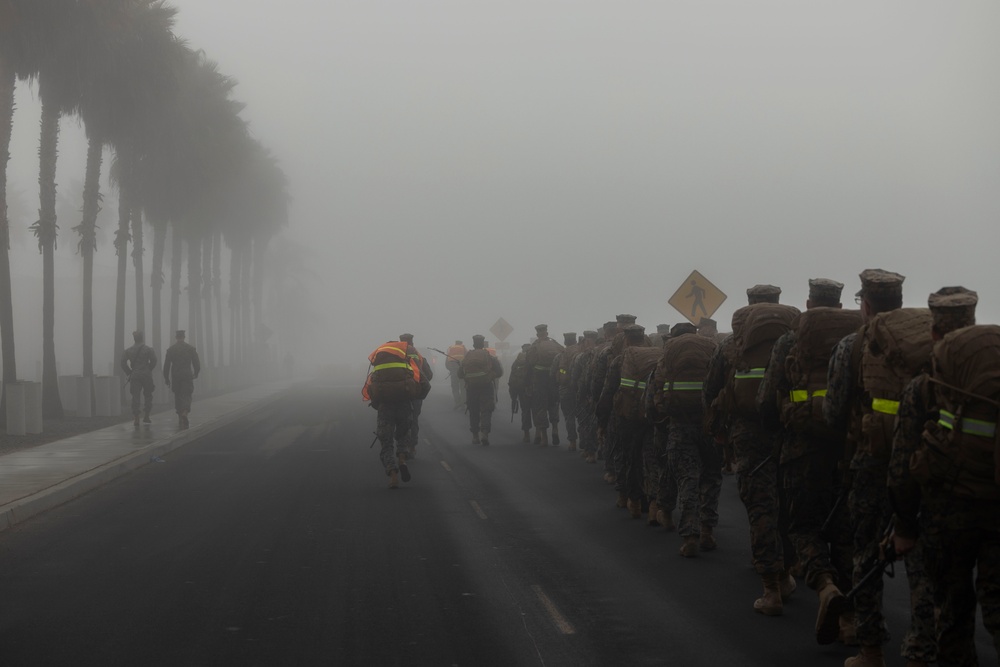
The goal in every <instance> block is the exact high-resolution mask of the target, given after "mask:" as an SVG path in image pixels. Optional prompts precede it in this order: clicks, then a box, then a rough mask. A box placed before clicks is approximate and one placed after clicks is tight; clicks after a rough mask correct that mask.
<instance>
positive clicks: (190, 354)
mask: <svg viewBox="0 0 1000 667" xmlns="http://www.w3.org/2000/svg"><path fill="white" fill-rule="evenodd" d="M200 372H201V361H200V360H199V359H198V351H197V350H196V349H195V348H194V346H192V345H188V344H187V343H186V342H184V340H178V341H177V342H176V343H174V344H173V345H171V346H170V347H169V348H167V353H166V355H164V357H163V379H164V380H165V381H166V383H167V384H168V385H169V386H170V388H171V389H172V390H173V392H174V408H175V409H176V410H177V414H178V415H186V414H187V413H188V412H190V411H191V396H192V394H194V381H195V380H196V379H197V378H198V374H199V373H200Z"/></svg>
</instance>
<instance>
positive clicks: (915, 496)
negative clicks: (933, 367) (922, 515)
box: [886, 375, 931, 539]
mask: <svg viewBox="0 0 1000 667" xmlns="http://www.w3.org/2000/svg"><path fill="white" fill-rule="evenodd" d="M927 384H928V383H927V376H926V375H919V376H917V377H916V378H914V379H913V380H911V381H910V383H909V384H908V385H906V388H905V389H904V390H903V395H902V397H901V398H900V401H899V413H898V415H897V419H896V430H895V433H894V435H893V439H892V453H891V454H890V456H889V469H888V474H887V475H886V484H887V486H888V487H889V502H890V503H891V504H892V509H893V512H894V513H895V520H894V523H893V529H894V530H895V532H896V533H898V534H899V535H902V536H904V537H906V538H910V539H915V538H916V537H917V535H918V532H919V530H918V526H919V522H918V520H917V516H918V514H919V512H920V485H919V484H918V483H917V482H916V481H915V480H914V479H913V476H912V475H911V474H910V458H911V457H912V456H913V454H914V452H916V451H917V448H918V447H919V446H920V440H921V438H922V435H923V430H924V424H925V423H926V422H927V420H928V419H930V417H931V410H930V408H929V407H928V404H929V399H928V393H927Z"/></svg>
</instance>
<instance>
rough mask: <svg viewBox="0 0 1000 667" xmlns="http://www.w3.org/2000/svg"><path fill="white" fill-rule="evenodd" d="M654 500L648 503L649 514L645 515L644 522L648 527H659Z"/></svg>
mask: <svg viewBox="0 0 1000 667" xmlns="http://www.w3.org/2000/svg"><path fill="white" fill-rule="evenodd" d="M656 511H657V508H656V500H650V501H649V514H647V515H646V522H647V523H648V524H649V525H650V526H659V525H660V522H659V521H657V520H656Z"/></svg>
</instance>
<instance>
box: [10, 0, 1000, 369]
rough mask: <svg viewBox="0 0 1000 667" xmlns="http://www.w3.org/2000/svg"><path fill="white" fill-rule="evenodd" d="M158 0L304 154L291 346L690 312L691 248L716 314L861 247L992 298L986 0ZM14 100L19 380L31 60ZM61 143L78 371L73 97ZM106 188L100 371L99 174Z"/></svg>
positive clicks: (275, 132)
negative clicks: (301, 303)
mask: <svg viewBox="0 0 1000 667" xmlns="http://www.w3.org/2000/svg"><path fill="white" fill-rule="evenodd" d="M170 4H172V5H174V6H176V7H177V8H178V9H179V14H178V17H177V22H176V25H175V32H176V33H177V34H178V35H179V36H181V37H183V38H185V39H186V40H187V41H188V42H189V44H190V46H191V47H192V48H199V49H204V50H205V52H206V54H207V56H208V57H209V58H211V59H213V60H216V61H218V63H219V66H220V69H221V71H222V72H224V73H226V74H229V75H231V76H233V77H235V78H236V79H237V80H238V81H239V85H238V86H237V88H236V90H235V97H236V98H238V99H239V100H241V101H243V102H245V103H246V104H247V107H246V109H245V111H244V112H243V114H242V115H243V117H244V118H245V119H247V120H248V121H249V123H250V127H251V130H252V132H253V134H254V136H255V137H257V138H258V139H259V140H260V141H261V142H262V143H263V144H264V145H265V146H267V147H268V148H269V149H270V150H271V151H272V152H273V153H274V154H275V155H276V156H277V158H278V160H279V161H280V164H281V167H282V168H283V169H284V170H285V172H286V174H287V176H288V179H289V183H290V194H291V196H292V203H291V209H290V223H289V226H288V227H287V229H285V230H284V231H283V232H282V235H281V236H282V238H281V239H280V240H279V241H277V243H279V244H282V245H281V247H282V248H284V249H285V250H286V251H288V252H294V253H298V254H297V255H296V256H298V257H300V258H301V266H300V268H302V267H304V268H305V269H309V270H314V271H315V274H316V276H317V277H316V279H314V280H312V279H310V280H307V281H306V283H305V284H306V285H309V287H308V291H307V293H306V297H307V299H306V300H307V303H308V306H309V311H310V313H311V314H310V313H303V316H302V318H301V320H300V321H289V319H290V318H289V317H288V316H287V315H285V316H283V315H281V314H280V313H279V311H278V310H277V308H276V307H272V308H270V310H268V311H267V312H265V316H264V320H265V323H266V324H268V326H270V327H271V328H272V329H274V330H275V331H276V332H278V334H277V338H276V344H277V346H278V347H279V348H280V349H286V350H288V349H291V350H293V351H294V352H295V354H296V355H297V358H298V359H299V365H300V367H303V366H305V367H308V366H309V365H311V364H324V363H330V362H334V361H336V362H344V363H352V364H354V363H359V362H361V361H363V360H364V357H365V356H366V355H367V354H368V352H369V351H371V349H373V348H374V347H375V346H376V345H377V344H378V343H380V342H382V341H384V340H388V339H394V338H396V337H397V336H398V334H400V333H402V332H404V331H409V332H412V333H413V334H414V335H415V336H416V343H417V344H418V345H422V346H437V347H443V346H446V345H447V344H449V343H450V342H451V341H453V340H455V339H463V340H465V341H466V343H467V344H468V343H469V342H470V339H471V336H472V334H473V333H483V334H486V335H487V337H488V338H492V336H491V335H490V334H489V333H488V329H489V328H490V326H491V325H492V324H493V323H494V322H495V321H496V320H497V318H499V317H503V318H504V319H506V320H507V321H508V322H509V323H510V324H511V325H512V326H513V328H514V332H513V334H512V335H511V337H510V339H509V340H510V341H511V342H512V343H513V344H519V343H521V342H526V341H527V340H528V339H529V337H530V336H531V335H533V333H534V331H533V327H534V325H535V324H537V323H540V322H545V323H547V324H549V327H550V331H551V332H552V333H553V334H554V335H556V336H558V334H561V333H562V332H564V331H576V332H582V331H583V330H584V329H590V328H596V327H597V326H598V325H600V324H601V323H602V322H604V321H605V320H607V319H610V318H613V317H614V315H615V314H617V313H622V312H630V313H633V314H635V315H637V316H638V318H639V319H638V321H639V323H640V324H644V325H645V326H647V327H654V326H655V325H656V324H657V323H661V322H666V323H675V322H678V321H681V320H682V319H683V316H682V315H681V314H680V313H678V312H677V311H675V310H673V308H671V307H670V306H669V305H668V304H667V299H669V298H670V296H671V295H672V294H673V293H674V291H675V290H676V289H677V288H678V287H680V286H681V285H682V284H683V282H684V280H685V278H686V277H687V276H688V274H690V273H691V271H692V270H698V271H700V272H701V273H702V274H704V275H705V276H706V277H707V278H708V279H709V280H711V281H712V282H713V283H714V284H715V285H716V286H718V287H719V288H720V289H721V290H722V291H723V292H725V293H726V294H727V295H728V298H727V300H726V301H725V303H724V304H723V305H722V307H721V308H720V309H719V311H718V312H717V313H716V315H715V318H716V319H717V320H719V322H720V329H723V330H726V329H728V321H729V318H730V316H731V314H732V312H733V310H735V308H737V307H739V306H741V305H743V304H745V303H746V297H745V289H746V288H747V287H749V286H751V285H754V284H757V283H771V284H774V285H779V286H781V287H782V289H783V293H782V301H783V302H785V303H790V304H793V305H797V306H800V307H801V306H802V305H803V304H804V302H805V297H806V292H807V280H808V278H812V277H827V278H833V279H836V280H839V281H841V282H843V283H845V284H846V286H847V287H846V288H845V290H844V294H845V303H851V305H853V303H852V301H853V293H854V291H856V289H857V288H858V283H859V281H858V273H859V272H860V271H861V270H863V269H865V268H870V267H881V268H885V269H889V270H893V271H897V272H899V273H902V274H904V275H905V276H906V277H907V279H906V282H905V284H904V301H905V305H908V306H923V305H926V298H927V295H928V293H930V292H932V291H934V290H936V289H938V288H939V287H941V286H943V285H956V284H961V285H965V286H966V287H968V288H971V289H975V290H977V291H978V292H979V295H980V305H979V320H980V322H998V321H1000V295H998V294H997V291H996V287H997V286H998V285H1000V281H998V277H1000V276H998V274H1000V269H998V263H997V261H996V250H995V248H996V246H997V242H998V240H1000V232H998V231H997V224H996V223H997V220H998V214H1000V123H998V122H997V119H998V118H1000V77H998V76H997V70H996V68H997V63H998V62H1000V41H998V40H997V39H996V35H997V34H998V33H1000V5H998V4H997V3H995V2H985V1H984V2H968V3H962V4H960V5H952V4H947V3H939V2H879V3H868V2H846V3H845V2H836V3H833V2H816V3H801V2H767V1H757V2H751V3H748V2H737V1H719V2H712V3H664V2H629V3H612V2H589V1H577V2H537V1H535V2H520V1H511V0H508V1H506V2H503V3H471V2H458V1H454V2H437V1H433V0H424V1H422V2H402V1H398V0H394V1H385V2H330V3H315V2H305V1H304V0H286V1H285V2H283V3H280V5H279V4H277V3H274V2H271V1H264V0H211V1H210V2H206V1H205V0H172V2H171V3H170ZM15 102H16V104H17V110H16V112H15V117H14V127H13V132H14V134H13V139H12V143H11V154H12V157H11V162H10V164H9V166H8V170H9V187H8V189H9V206H10V211H9V213H10V221H11V226H12V229H13V230H14V232H15V236H14V238H13V240H12V261H13V272H14V275H15V277H14V280H15V282H14V290H15V312H14V315H15V321H16V323H17V331H16V343H17V352H18V362H19V370H21V369H24V370H21V372H20V375H22V376H27V377H29V378H31V376H32V375H33V372H34V362H35V361H36V360H39V359H41V344H40V338H41V259H40V257H39V255H38V253H37V248H36V245H35V241H34V239H33V238H31V236H30V233H29V232H28V231H27V226H28V225H29V224H31V223H32V222H34V221H35V220H36V219H37V215H36V211H37V208H38V191H37V179H38V157H37V150H38V118H39V105H38V102H37V91H36V90H33V89H32V87H31V86H30V85H28V84H27V83H24V82H22V83H19V84H18V87H17V90H16V94H15ZM59 149H60V162H59V166H58V169H59V171H58V174H57V182H58V183H59V193H60V197H61V204H60V209H59V225H60V236H59V252H58V253H57V269H56V270H57V292H56V306H57V319H56V322H57V334H56V336H57V338H56V353H57V357H58V359H59V361H60V365H61V366H63V368H66V369H67V370H68V371H69V372H79V363H80V362H79V357H80V333H79V332H80V327H81V324H80V309H81V307H80V296H79V280H80V278H79V276H80V271H81V269H80V260H79V256H78V255H76V254H75V249H76V235H75V233H73V232H72V231H71V228H72V227H73V226H75V225H76V224H79V218H80V214H79V208H80V195H79V189H80V187H81V185H80V182H81V181H82V178H83V173H84V168H83V167H84V160H85V154H86V140H85V138H84V134H83V130H82V128H81V126H80V124H79V122H78V121H77V120H75V119H64V121H63V127H62V134H61V136H60V146H59ZM105 164H108V163H107V161H106V163H105ZM106 172H107V170H106V169H105V174H106ZM102 192H103V193H104V210H103V212H102V219H101V220H99V222H98V224H99V225H100V227H101V233H102V237H101V238H100V240H99V245H98V251H97V255H96V263H97V271H98V276H99V277H98V279H97V281H96V282H95V341H96V345H95V348H96V349H95V355H96V367H97V369H98V371H99V372H106V368H107V364H108V363H110V362H111V361H112V359H111V356H112V347H113V346H112V343H113V335H112V324H113V314H114V291H113V282H111V281H113V276H114V267H115V257H114V249H113V247H112V245H111V241H110V236H111V233H112V231H113V229H114V226H115V215H116V210H117V204H116V202H115V193H114V191H113V189H112V188H111V187H110V186H109V184H108V180H107V176H106V175H105V176H103V177H102ZM18 230H20V231H19V232H18ZM149 252H151V249H147V253H149ZM148 267H149V263H148V262H147V270H148ZM130 270H131V264H130ZM133 280H134V279H133V278H131V277H130V278H129V283H130V287H131V285H132V283H133ZM102 281H107V282H106V284H105V282H102ZM143 282H144V283H146V284H147V285H148V283H149V278H148V276H147V277H146V278H145V279H144V281H143ZM185 282H186V277H185ZM224 292H225V285H224ZM225 298H226V296H225V293H224V294H223V299H225ZM129 303H130V306H131V305H133V299H132V297H131V296H130V297H129ZM272 303H273V302H272ZM130 312H131V311H130ZM180 312H181V316H182V320H183V319H185V318H186V313H187V310H186V308H184V307H182V308H181V311H180ZM306 315H308V317H307V316H306ZM129 317H130V318H133V319H131V320H128V321H129V322H130V323H131V322H132V321H134V316H133V315H129ZM182 325H183V322H182ZM129 326H131V324H130V325H129ZM165 326H166V325H165ZM290 330H297V331H298V332H299V335H300V337H299V338H294V337H293V336H292V334H291V333H290Z"/></svg>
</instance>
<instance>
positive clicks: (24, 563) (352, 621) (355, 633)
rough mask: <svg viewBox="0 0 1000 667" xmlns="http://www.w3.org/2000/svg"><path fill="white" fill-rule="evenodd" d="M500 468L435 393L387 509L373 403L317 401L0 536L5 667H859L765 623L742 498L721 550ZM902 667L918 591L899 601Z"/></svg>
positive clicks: (533, 470)
mask: <svg viewBox="0 0 1000 667" xmlns="http://www.w3.org/2000/svg"><path fill="white" fill-rule="evenodd" d="M508 419H509V405H508V404H506V403H505V402H504V403H501V405H500V406H499V409H498V411H497V413H496V414H495V419H494V434H493V438H492V442H493V444H492V445H491V446H490V447H481V446H473V445H470V444H468V443H469V440H468V435H469V434H468V430H467V429H468V424H467V417H466V416H465V415H464V414H463V413H461V412H458V411H454V410H452V409H451V398H450V396H448V395H446V394H445V393H444V391H442V392H440V393H438V391H437V390H436V391H435V392H434V393H432V395H431V396H430V398H429V399H428V400H427V402H426V403H425V407H424V416H423V418H422V428H421V433H420V436H421V442H420V445H419V448H418V457H417V460H416V461H415V462H413V463H412V464H411V471H412V473H413V479H412V481H410V482H409V483H407V484H404V485H402V488H400V489H398V490H395V491H390V490H388V489H387V488H386V478H385V476H384V474H383V472H382V470H381V469H380V465H379V463H378V456H377V451H376V449H369V448H368V444H369V443H370V442H371V440H372V437H373V435H372V432H373V430H374V424H375V412H374V411H373V410H371V409H369V408H367V407H365V405H364V404H363V403H362V402H361V401H360V398H359V393H358V388H357V387H356V386H350V387H337V386H335V385H332V384H327V385H310V386H308V387H306V388H303V389H302V390H299V391H297V392H295V393H294V394H293V395H292V396H290V397H287V398H284V399H282V400H281V401H279V402H277V403H275V404H273V405H272V406H270V407H268V408H266V409H264V410H261V411H260V413H258V415H257V416H256V418H255V419H254V420H253V421H252V423H250V422H247V423H241V424H234V425H232V426H230V427H227V428H225V429H223V430H222V431H219V432H217V433H216V434H214V435H211V436H208V437H206V438H204V439H202V440H200V441H198V442H196V443H193V444H191V445H188V446H186V447H184V448H182V449H180V450H178V451H176V452H174V453H173V454H171V455H169V456H167V457H165V462H164V463H155V464H150V465H147V466H146V467H144V468H142V469H140V470H138V471H136V472H134V473H132V474H130V475H127V476H125V477H123V478H120V479H118V480H116V481H115V482H113V483H111V484H109V485H107V486H105V487H103V488H101V489H98V490H97V491H95V492H92V493H90V494H88V495H86V496H84V497H82V498H80V499H78V500H76V501H74V502H72V503H69V504H67V505H64V506H62V507H60V508H57V509H55V510H53V511H50V512H48V513H47V514H44V515H42V516H39V517H36V518H35V519H32V520H31V521H28V522H26V523H24V524H21V525H19V526H17V527H16V528H14V529H12V530H10V531H7V532H5V533H2V534H0V664H2V665H130V666H134V665H240V666H244V665H446V666H447V665H548V666H556V665H574V666H580V665H667V664H671V665H768V666H781V665H831V666H833V665H840V664H842V662H843V659H844V658H845V657H846V656H848V655H851V654H852V651H851V650H850V649H848V648H846V647H843V646H840V645H834V646H829V647H821V646H817V645H816V644H815V643H814V641H813V638H812V626H813V621H814V618H815V611H816V598H815V595H814V594H813V593H812V592H811V591H808V590H806V589H805V587H804V585H803V586H801V587H800V590H799V592H798V593H796V595H795V596H794V597H793V599H792V600H791V601H790V602H789V603H788V604H787V605H786V608H785V609H786V613H785V616H783V617H780V618H765V617H763V616H760V615H758V614H755V613H754V612H753V611H752V609H751V605H752V603H753V600H754V598H755V597H756V596H757V595H758V594H759V583H758V580H757V578H756V577H755V576H754V574H753V571H752V569H751V566H750V554H749V548H748V544H747V539H748V538H747V529H746V518H745V514H744V512H743V508H742V505H741V504H740V503H739V499H738V497H737V496H736V490H735V485H734V480H733V479H732V478H726V481H725V486H724V488H723V498H722V505H721V508H720V514H721V516H722V521H721V525H720V526H719V528H718V529H717V533H716V534H717V537H718V540H719V544H720V549H719V550H718V551H716V552H713V553H711V554H706V555H703V556H702V557H700V558H697V559H693V560H688V559H683V558H681V557H680V556H679V555H678V554H677V549H678V548H679V546H680V539H679V538H678V537H677V536H676V534H675V533H667V532H666V531H664V530H663V529H661V528H650V527H647V526H646V525H645V522H644V521H636V520H631V519H629V518H628V515H627V514H626V513H625V511H624V510H620V509H616V508H615V507H614V500H615V494H614V492H613V490H612V489H611V488H610V487H608V486H607V485H606V484H605V483H604V482H603V481H602V480H601V472H600V470H599V466H593V465H587V464H585V463H584V462H583V461H582V460H581V459H580V458H579V457H578V456H577V455H576V454H571V453H569V452H567V451H566V450H565V449H564V448H556V447H549V448H537V447H534V446H531V445H524V444H521V443H520V438H519V436H520V431H518V430H517V429H518V426H517V425H512V424H510V423H509V422H508ZM887 598H888V599H887V608H888V617H889V622H890V626H891V628H892V629H893V634H894V637H895V638H896V639H895V640H894V641H893V642H892V643H891V644H890V645H889V646H888V647H887V656H888V660H887V662H888V664H890V665H902V664H903V661H902V659H900V658H898V657H897V654H898V638H899V637H900V636H901V635H902V632H903V629H904V627H905V620H906V612H905V604H906V592H905V579H904V578H903V577H901V576H900V577H898V578H897V579H895V580H893V581H892V582H890V585H889V594H888V596H887ZM978 632H979V650H980V656H981V659H984V658H985V659H986V660H987V661H989V660H990V659H992V657H994V656H995V653H994V652H992V651H993V649H992V647H989V648H988V647H987V645H986V642H985V639H984V631H983V629H982V627H981V626H980V628H979V629H978Z"/></svg>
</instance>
